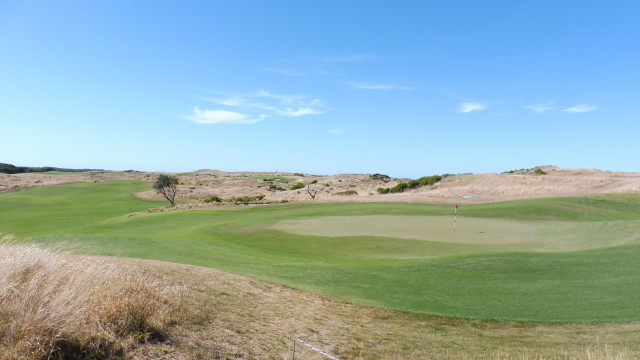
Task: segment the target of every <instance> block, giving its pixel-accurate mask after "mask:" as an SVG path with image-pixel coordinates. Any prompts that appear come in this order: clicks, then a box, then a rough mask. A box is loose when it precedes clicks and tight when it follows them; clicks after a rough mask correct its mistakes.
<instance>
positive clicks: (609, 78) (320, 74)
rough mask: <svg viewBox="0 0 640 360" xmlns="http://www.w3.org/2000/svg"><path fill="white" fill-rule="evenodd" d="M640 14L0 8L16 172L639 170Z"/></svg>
mask: <svg viewBox="0 0 640 360" xmlns="http://www.w3.org/2000/svg"><path fill="white" fill-rule="evenodd" d="M639 13H640V2H637V1H607V2H605V1H584V0H582V1H394V2H391V1H375V0H371V1H346V0H341V1H329V0H323V1H257V0H256V1H242V0H237V1H130V0H126V1H125V0H92V1H30V0H20V1H17V0H16V1H12V0H10V1H6V0H0V125H1V130H0V131H1V134H2V140H1V141H0V162H6V163H13V164H15V165H23V166H24V165H26V166H44V165H47V166H59V167H74V168H104V169H111V170H126V169H136V170H148V171H175V172H178V171H190V170H197V169H203V168H215V169H221V170H227V171H288V172H306V173H314V174H339V173H384V174H388V175H391V176H396V177H412V178H416V177H420V176H424V175H431V174H441V173H465V172H475V173H478V172H502V171H507V170H512V169H519V168H528V167H533V166H537V165H546V164H553V165H558V166H563V167H570V168H578V167H588V168H598V169H602V170H617V171H640V161H639V160H638V159H639V158H640V156H639V155H640V150H639V146H638V143H637V142H638V135H639V134H640V125H639V121H638V120H639V119H638V117H639V116H638V114H639V113H640V112H639V110H640V47H639V46H638V39H640V21H638V20H637V14H639Z"/></svg>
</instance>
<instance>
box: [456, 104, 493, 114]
mask: <svg viewBox="0 0 640 360" xmlns="http://www.w3.org/2000/svg"><path fill="white" fill-rule="evenodd" d="M486 109H487V105H485V104H482V103H478V102H463V103H461V104H460V108H459V111H460V112H461V113H470V112H472V111H482V110H486Z"/></svg>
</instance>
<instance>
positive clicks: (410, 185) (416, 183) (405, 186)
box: [378, 175, 442, 194]
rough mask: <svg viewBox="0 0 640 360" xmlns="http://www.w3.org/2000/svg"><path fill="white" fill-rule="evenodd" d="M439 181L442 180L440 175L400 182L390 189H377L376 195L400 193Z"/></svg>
mask: <svg viewBox="0 0 640 360" xmlns="http://www.w3.org/2000/svg"><path fill="white" fill-rule="evenodd" d="M440 180H442V176H440V175H433V176H423V177H421V178H419V179H417V180H409V181H407V182H401V183H399V184H398V185H396V186H394V187H392V188H378V194H389V193H401V192H405V191H407V190H411V189H415V188H419V187H422V186H427V185H433V184H435V183H437V182H438V181H440Z"/></svg>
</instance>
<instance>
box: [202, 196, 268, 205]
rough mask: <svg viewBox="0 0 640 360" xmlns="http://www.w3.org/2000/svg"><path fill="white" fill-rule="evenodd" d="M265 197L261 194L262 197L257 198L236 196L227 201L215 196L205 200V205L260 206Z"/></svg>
mask: <svg viewBox="0 0 640 360" xmlns="http://www.w3.org/2000/svg"><path fill="white" fill-rule="evenodd" d="M264 198H265V195H263V194H260V195H256V196H247V195H244V196H236V197H233V198H231V199H228V200H225V199H223V198H221V197H220V196H218V195H213V196H211V197H208V198H206V199H204V202H205V203H216V204H222V203H223V202H229V203H233V204H245V205H247V204H260V203H261V202H262V200H264Z"/></svg>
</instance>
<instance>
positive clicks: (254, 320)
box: [118, 259, 640, 360]
mask: <svg viewBox="0 0 640 360" xmlns="http://www.w3.org/2000/svg"><path fill="white" fill-rule="evenodd" d="M118 261H124V262H129V261H135V262H136V264H138V266H142V267H143V268H146V269H148V271H151V272H161V273H163V274H164V276H165V280H166V281H169V282H173V283H175V284H179V285H181V286H183V287H184V288H186V289H188V291H187V292H186V294H187V295H186V296H185V297H184V301H185V303H184V304H185V307H187V308H188V309H189V310H188V313H189V318H187V319H185V322H184V323H183V326H181V327H179V328H177V329H176V332H175V333H174V334H173V336H174V339H175V342H174V345H175V346H176V348H177V349H176V350H174V351H175V352H174V354H177V353H180V354H182V355H183V356H184V357H185V358H189V359H291V350H292V339H293V338H300V339H303V340H305V341H308V342H310V343H311V344H313V345H315V346H317V347H319V348H320V349H323V350H324V351H326V352H328V353H331V354H333V355H335V356H337V357H338V358H340V359H343V360H347V359H351V360H356V359H407V360H412V359H463V360H464V359H468V360H471V359H521V360H539V359H563V360H592V359H610V360H613V359H617V360H623V359H637V358H639V357H640V338H638V337H637V333H638V331H640V323H631V324H598V325H589V324H567V325H547V324H527V323H507V322H491V321H470V320H458V319H448V318H442V317H437V316H429V315H421V314H412V313H404V312H397V311H392V310H386V309H380V308H374V307H364V306H358V305H352V304H348V303H344V302H339V301H334V300H330V299H327V298H324V297H321V296H318V295H314V294H309V293H306V292H303V291H299V290H294V289H290V288H287V287H284V286H280V285H274V284H270V283H267V282H264V281H260V280H256V279H251V278H248V277H244V276H239V275H233V274H229V273H224V272H221V271H217V270H213V269H205V268H198V267H193V266H186V265H179V264H167V263H161V262H153V261H139V260H128V259H120V260H118ZM297 350H298V352H297V354H296V359H299V360H302V359H320V357H318V355H317V354H315V353H313V352H312V351H310V350H307V349H306V348H304V347H303V346H298V347H297Z"/></svg>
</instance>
